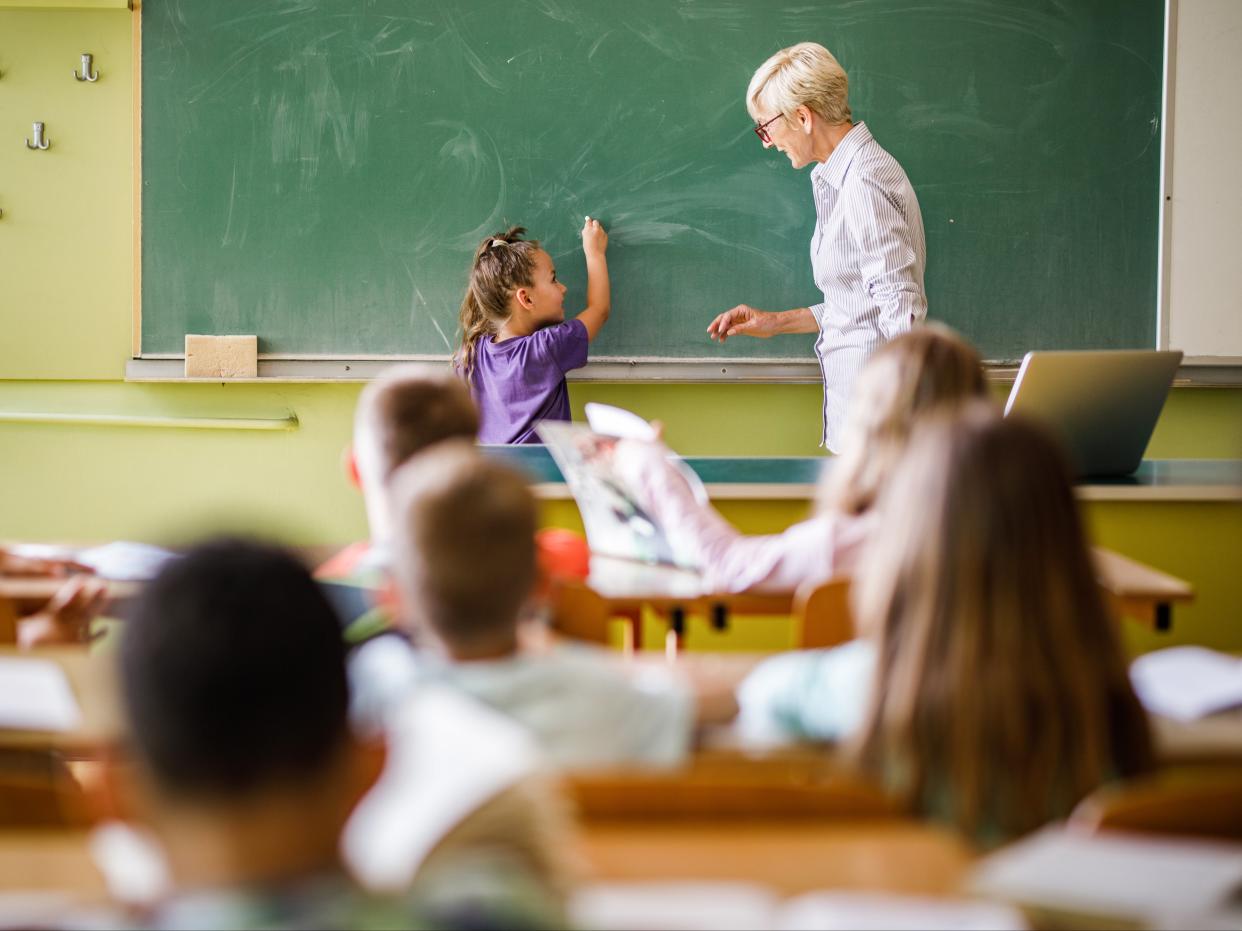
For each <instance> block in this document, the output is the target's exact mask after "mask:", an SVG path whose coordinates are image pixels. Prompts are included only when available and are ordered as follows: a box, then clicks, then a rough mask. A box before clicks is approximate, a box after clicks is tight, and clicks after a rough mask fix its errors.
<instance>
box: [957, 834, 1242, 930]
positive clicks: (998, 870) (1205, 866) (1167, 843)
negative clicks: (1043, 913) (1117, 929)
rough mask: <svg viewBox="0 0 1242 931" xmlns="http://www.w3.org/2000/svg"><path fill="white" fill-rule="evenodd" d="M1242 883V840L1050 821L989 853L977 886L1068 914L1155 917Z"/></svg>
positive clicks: (1221, 895)
mask: <svg viewBox="0 0 1242 931" xmlns="http://www.w3.org/2000/svg"><path fill="white" fill-rule="evenodd" d="M1239 883H1242V844H1229V843H1209V842H1201V841H1189V840H1167V839H1149V838H1146V837H1142V836H1141V835H1134V834H1128V835H1127V834H1120V833H1119V834H1095V835H1086V834H1080V833H1075V832H1072V831H1068V830H1065V829H1064V828H1059V827H1051V828H1045V829H1044V830H1042V831H1040V832H1039V833H1037V834H1035V835H1033V836H1031V837H1030V838H1028V839H1026V840H1023V841H1019V842H1017V843H1016V844H1013V845H1011V846H1009V847H1006V848H1004V849H1002V850H1000V851H998V852H997V853H994V854H992V855H991V856H989V857H986V858H985V859H984V860H983V861H982V862H981V863H980V864H979V866H978V867H977V868H976V869H975V871H974V874H973V876H972V878H971V880H970V883H969V886H970V890H971V891H972V892H975V893H977V894H980V895H985V896H988V897H989V898H994V899H1002V900H1005V901H1008V902H1016V903H1022V904H1028V905H1035V906H1040V907H1042V908H1047V909H1051V910H1054V911H1060V912H1064V913H1069V914H1077V915H1086V916H1093V917H1094V916H1098V917H1101V918H1109V919H1114V920H1124V921H1133V922H1139V923H1142V924H1156V925H1158V924H1159V923H1160V921H1162V920H1163V919H1166V918H1167V917H1168V916H1170V915H1190V914H1201V913H1203V912H1206V911H1209V910H1211V909H1213V908H1216V907H1220V906H1221V905H1223V903H1225V902H1226V901H1227V900H1228V899H1229V897H1230V896H1231V895H1232V894H1233V893H1234V892H1235V891H1236V890H1237V889H1238V886H1239Z"/></svg>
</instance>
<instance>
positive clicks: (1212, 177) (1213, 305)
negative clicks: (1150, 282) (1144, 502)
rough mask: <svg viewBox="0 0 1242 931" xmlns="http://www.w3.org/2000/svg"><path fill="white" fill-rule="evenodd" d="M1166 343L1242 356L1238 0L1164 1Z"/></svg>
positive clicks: (1204, 354) (1241, 21)
mask: <svg viewBox="0 0 1242 931" xmlns="http://www.w3.org/2000/svg"><path fill="white" fill-rule="evenodd" d="M1170 3H1171V5H1172V6H1171V10H1172V13H1173V19H1174V28H1175V30H1176V33H1175V37H1174V41H1175V49H1174V57H1173V60H1172V75H1171V78H1172V91H1173V93H1172V99H1171V105H1172V112H1171V113H1170V114H1169V117H1170V119H1171V128H1172V139H1171V144H1170V148H1169V150H1168V158H1169V160H1170V161H1169V164H1168V166H1167V168H1166V174H1165V177H1166V185H1167V187H1166V190H1165V196H1166V198H1168V201H1167V203H1166V208H1167V212H1166V214H1165V219H1166V224H1167V225H1166V228H1165V236H1166V241H1167V243H1168V246H1167V250H1166V253H1165V254H1166V256H1167V257H1168V261H1167V265H1166V267H1165V275H1166V278H1167V281H1166V286H1165V294H1166V300H1167V303H1166V306H1165V314H1166V321H1165V324H1164V327H1162V329H1164V330H1165V336H1166V337H1167V345H1168V347H1169V348H1171V349H1181V350H1182V351H1183V352H1185V353H1186V356H1187V358H1188V359H1194V358H1196V357H1198V358H1199V360H1200V361H1203V362H1209V361H1224V360H1227V359H1228V360H1231V361H1242V99H1240V98H1242V0H1170Z"/></svg>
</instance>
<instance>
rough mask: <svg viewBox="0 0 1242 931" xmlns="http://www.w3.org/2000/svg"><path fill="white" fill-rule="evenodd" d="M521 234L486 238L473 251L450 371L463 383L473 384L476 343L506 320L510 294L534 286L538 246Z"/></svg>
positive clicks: (511, 232) (514, 229) (520, 230)
mask: <svg viewBox="0 0 1242 931" xmlns="http://www.w3.org/2000/svg"><path fill="white" fill-rule="evenodd" d="M525 232H526V230H525V229H524V228H523V227H520V226H515V227H512V228H511V229H509V230H508V231H507V232H504V233H496V234H495V235H494V236H488V237H487V238H486V239H484V240H483V241H482V242H481V243H479V247H478V249H476V250H475V253H474V263H473V264H472V265H471V267H470V281H469V283H468V284H467V285H466V296H465V297H463V298H462V301H461V311H460V314H459V316H458V322H459V325H460V327H461V345H460V346H459V347H458V348H457V352H455V353H454V354H453V368H454V369H455V370H456V371H457V374H458V375H459V376H460V377H461V378H462V379H464V380H465V382H466V384H472V383H473V379H474V368H475V361H476V360H477V358H478V344H479V341H480V340H482V339H490V338H491V337H493V336H495V335H496V334H497V333H499V332H500V329H501V327H503V326H504V325H505V323H506V321H508V319H509V314H510V310H509V298H510V296H511V295H512V294H513V292H514V291H516V290H517V289H518V288H520V287H530V286H531V285H532V284H534V279H533V274H534V270H535V252H536V251H538V249H539V243H538V242H536V241H535V240H527V239H523V238H522V235H523V234H524V233H525Z"/></svg>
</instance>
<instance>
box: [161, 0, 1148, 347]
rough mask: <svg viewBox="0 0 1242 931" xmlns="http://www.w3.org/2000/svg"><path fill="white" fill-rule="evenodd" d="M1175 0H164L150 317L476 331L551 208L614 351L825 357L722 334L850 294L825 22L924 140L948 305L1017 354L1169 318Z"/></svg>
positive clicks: (435, 337) (575, 274)
mask: <svg viewBox="0 0 1242 931" xmlns="http://www.w3.org/2000/svg"><path fill="white" fill-rule="evenodd" d="M1163 16H1164V13H1163V3H1162V2H1160V0H1056V2H1053V0H932V2H920V0H865V2H863V0H852V2H830V0H786V2H763V0H625V2H618V0H468V2H463V3H445V2H442V0H436V2H429V0H428V2H424V0H265V2H261V3H256V2H254V0H144V2H143V4H142V101H143V112H142V154H143V158H142V269H143V275H142V351H143V354H144V355H159V354H176V353H179V352H180V351H181V348H182V342H183V336H184V334H186V333H257V334H258V336H259V339H260V351H261V352H263V353H268V354H272V355H276V356H288V355H293V356H297V355H303V354H305V355H312V356H314V355H324V356H334V357H359V356H367V355H381V356H384V355H416V356H417V355H427V354H430V355H447V354H448V353H449V352H450V350H451V349H452V347H453V346H454V345H455V332H454V331H455V325H456V316H457V307H458V304H459V302H460V299H461V293H462V290H463V288H464V284H465V277H466V269H467V266H468V264H469V261H470V258H471V255H472V250H473V249H474V247H475V245H476V243H477V242H478V240H479V239H480V238H481V237H483V236H484V235H486V234H489V233H491V232H493V231H495V230H498V229H501V228H503V227H505V226H507V225H509V224H522V225H525V226H527V227H528V228H529V229H530V231H531V234H532V235H534V236H536V237H538V238H540V239H541V240H542V241H543V242H544V244H545V246H546V247H547V249H548V251H549V252H551V253H552V255H553V257H554V258H555V259H556V262H557V264H558V268H559V270H560V272H561V277H562V279H563V280H564V281H565V282H566V283H567V284H568V285H569V288H570V294H569V297H568V298H567V300H566V306H567V308H570V309H571V310H572V309H576V308H575V304H576V305H577V306H578V307H580V306H581V304H582V302H583V300H584V294H585V280H584V279H585V271H584V268H583V263H582V258H581V253H580V250H579V248H578V242H577V237H576V233H577V230H578V229H579V228H580V226H581V222H582V217H583V215H584V214H588V213H589V214H591V215H592V216H597V217H599V218H601V219H602V220H603V221H604V222H605V224H606V225H607V226H608V227H609V229H610V231H611V244H610V247H609V265H610V269H611V272H612V281H613V308H614V312H613V318H612V320H611V321H610V322H609V324H608V326H607V327H606V328H605V331H604V333H603V335H602V336H601V337H600V339H599V341H598V342H597V344H596V346H595V347H594V349H593V355H594V356H597V357H598V356H611V357H622V358H646V357H662V358H674V359H691V360H695V359H717V358H722V357H725V356H728V357H738V356H746V357H754V358H774V357H785V358H788V357H801V358H810V357H811V339H810V337H784V338H779V339H774V340H770V341H759V340H732V341H730V342H729V343H728V344H727V345H726V346H725V347H723V348H720V347H717V346H716V344H714V343H711V342H709V341H708V340H707V339H706V335H705V333H704V328H705V327H706V325H707V323H708V321H710V320H711V318H712V316H713V315H714V314H716V313H717V312H719V311H721V310H724V309H727V308H728V307H731V306H733V305H734V304H737V303H741V302H748V303H752V304H754V305H756V306H759V307H766V308H770V309H785V308H789V307H796V306H801V305H806V304H809V303H813V302H816V301H817V300H819V299H820V298H819V295H818V292H817V291H816V289H815V286H814V283H813V281H812V278H811V269H810V261H809V256H808V244H809V239H810V234H811V231H812V228H813V223H814V209H813V206H812V203H811V199H810V180H809V175H808V173H807V172H795V171H793V170H792V169H791V168H790V167H789V164H788V161H787V160H786V159H785V157H784V156H782V155H780V154H779V153H777V152H775V151H764V150H763V149H762V148H761V147H760V145H759V143H758V141H757V140H756V139H755V136H754V134H753V133H752V132H751V131H750V122H749V119H748V117H747V114H746V110H745V105H744V99H743V98H744V93H745V89H746V84H747V82H748V80H749V78H750V75H751V73H752V71H753V70H754V68H755V67H756V66H757V65H759V64H760V63H761V62H762V61H763V60H764V59H765V58H766V57H767V56H768V55H769V54H771V53H772V52H773V51H775V50H776V49H778V48H780V47H782V46H784V45H788V44H791V43H793V42H797V41H801V40H805V39H813V40H816V41H820V42H822V43H824V44H825V45H827V46H828V47H829V48H830V49H832V50H833V51H834V53H835V54H836V55H837V56H838V58H839V59H840V60H841V62H842V64H843V65H844V66H845V68H846V69H847V71H848V72H849V74H850V79H851V87H852V91H851V102H852V105H853V107H854V111H855V116H856V118H860V119H865V120H866V121H867V124H868V125H869V127H870V128H871V130H872V132H873V133H874V135H875V136H876V138H877V139H878V140H879V141H880V143H881V144H882V145H884V146H885V147H886V148H887V149H888V150H889V151H891V152H892V153H893V154H894V155H895V156H896V157H897V158H898V160H899V161H900V162H901V163H902V164H903V165H904V166H905V168H906V171H907V173H908V174H909V176H910V178H911V181H912V182H913V184H914V187H915V190H916V191H917V193H918V196H919V199H920V202H921V205H922V211H923V217H924V222H925V225H926V231H927V242H928V255H929V257H928V277H927V287H928V296H929V302H930V307H931V316H933V317H936V318H939V319H942V320H945V321H947V322H949V323H950V324H952V325H954V326H956V327H958V328H959V329H961V330H962V331H964V332H965V333H966V334H967V335H969V336H970V337H972V338H973V339H975V340H976V341H977V342H978V343H979V344H980V346H981V347H982V349H983V351H984V353H985V355H986V356H987V357H988V358H991V359H1012V358H1015V357H1018V356H1020V355H1021V354H1022V353H1023V352H1025V351H1026V350H1027V349H1032V348H1049V347H1063V348H1078V347H1119V346H1152V345H1154V343H1155V338H1156V262H1157V251H1158V249H1157V236H1158V225H1157V217H1158V208H1159V204H1158V198H1159V194H1158V191H1159V163H1160V150H1161V144H1160V139H1161V126H1160V102H1161V71H1162V58H1161V56H1162V43H1163V28H1164V27H1163Z"/></svg>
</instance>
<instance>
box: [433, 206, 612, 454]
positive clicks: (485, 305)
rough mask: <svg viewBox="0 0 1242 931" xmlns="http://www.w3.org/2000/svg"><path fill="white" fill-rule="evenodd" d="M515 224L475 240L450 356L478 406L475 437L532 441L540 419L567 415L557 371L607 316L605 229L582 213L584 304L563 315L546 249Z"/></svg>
mask: <svg viewBox="0 0 1242 931" xmlns="http://www.w3.org/2000/svg"><path fill="white" fill-rule="evenodd" d="M525 232H526V230H525V229H523V228H522V227H520V226H515V227H513V228H512V229H510V230H509V231H508V232H506V233H500V234H497V235H495V236H489V237H488V238H487V239H485V240H483V242H482V243H481V244H480V245H479V248H478V251H477V252H476V253H475V256H474V265H473V266H472V267H471V269H470V283H469V285H468V287H467V290H466V296H465V298H464V299H463V300H462V302H461V331H462V339H461V346H460V347H459V348H458V350H457V354H456V355H455V356H454V358H453V363H454V366H455V367H456V369H457V372H458V374H459V375H460V376H461V377H462V378H464V379H465V381H466V384H468V385H469V386H470V393H471V395H472V396H473V398H474V402H475V404H477V405H478V408H479V415H480V419H481V422H482V423H481V426H480V429H479V442H480V443H537V442H539V439H538V437H537V436H536V434H535V425H536V424H538V423H539V422H540V421H541V420H569V419H570V418H569V389H568V388H567V387H566V385H565V373H566V372H569V371H571V370H572V369H576V368H582V366H584V365H586V362H587V345H588V344H589V343H590V342H591V341H592V340H593V339H595V336H596V335H597V334H598V333H599V331H600V328H602V327H603V325H604V322H605V321H606V320H607V319H608V311H609V286H608V263H607V260H606V259H605V258H604V253H605V251H606V250H607V248H608V234H607V233H606V232H605V231H604V228H603V227H602V226H600V224H599V221H598V220H592V219H591V218H590V217H587V218H586V223H585V224H584V225H583V227H582V251H583V254H584V255H585V256H586V266H587V307H586V310H584V311H582V313H580V314H578V316H577V317H574V318H573V319H572V320H566V319H565V308H564V306H563V301H564V298H565V290H566V289H565V286H564V285H563V284H561V282H560V281H558V280H557V278H556V266H555V264H554V263H553V262H552V256H550V255H548V253H547V252H545V251H544V250H543V249H541V248H539V243H538V242H536V241H534V240H526V239H523V238H522V236H523V235H524V234H525Z"/></svg>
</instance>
